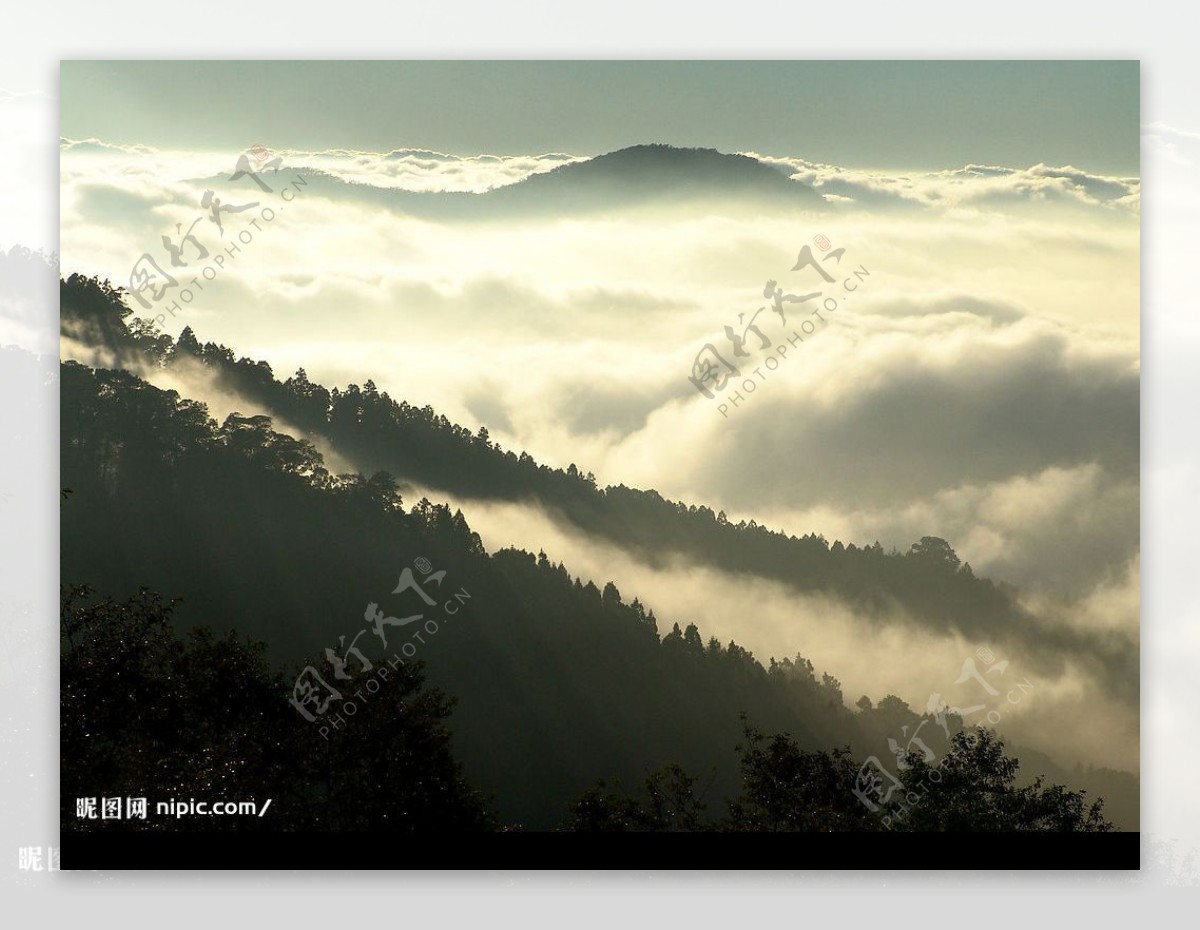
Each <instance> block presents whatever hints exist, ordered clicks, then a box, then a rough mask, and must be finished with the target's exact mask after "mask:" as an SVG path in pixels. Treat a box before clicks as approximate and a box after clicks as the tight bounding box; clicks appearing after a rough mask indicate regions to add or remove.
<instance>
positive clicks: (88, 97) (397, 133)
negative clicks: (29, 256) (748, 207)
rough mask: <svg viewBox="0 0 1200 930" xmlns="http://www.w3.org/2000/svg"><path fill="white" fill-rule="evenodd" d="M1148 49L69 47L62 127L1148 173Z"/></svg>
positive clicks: (137, 137)
mask: <svg viewBox="0 0 1200 930" xmlns="http://www.w3.org/2000/svg"><path fill="white" fill-rule="evenodd" d="M1139 70H1140V69H1139V64H1138V62H1136V61H1097V62H1056V61H993V62H955V61H944V62H928V61H927V62H915V61H894V62H812V61H807V62H797V61H774V62H770V61H767V62H720V61H718V62H695V61H668V62H661V61H660V62H629V61H619V62H616V61H609V62H555V61H545V62H520V61H490V62H489V61H481V62H442V61H415V62H291V61H266V62H247V61H234V62H213V61H208V62H205V61H197V62H155V61H147V62H137V61H125V62H72V61H68V62H64V63H63V65H62V79H61V91H62V110H61V131H62V134H63V135H64V136H67V137H69V138H75V139H86V138H89V137H97V138H102V139H104V140H106V141H109V142H116V143H124V144H131V143H142V144H147V145H154V146H156V147H162V148H177V149H190V150H201V151H214V150H221V149H228V148H232V149H235V150H240V149H243V148H246V147H248V146H250V145H252V144H254V143H256V142H257V143H261V144H263V145H265V146H267V147H268V148H271V149H292V150H303V149H307V150H319V149H325V148H331V147H339V148H349V149H356V150H360V151H373V152H388V151H391V150H393V149H399V148H424V149H431V150H434V151H438V152H446V153H450V154H456V155H468V154H475V153H480V152H487V153H492V154H544V153H548V152H566V153H569V154H579V155H596V154H600V153H602V152H606V151H612V150H614V149H619V148H623V147H625V146H629V145H636V144H640V143H646V142H664V143H668V144H671V145H678V146H697V145H699V146H705V147H713V148H718V149H721V150H722V151H751V150H753V151H757V152H762V153H764V154H772V155H791V156H799V157H803V158H807V159H809V160H812V161H819V162H830V163H836V164H841V165H847V166H853V167H859V168H880V167H889V168H898V169H937V168H949V167H959V166H962V165H967V164H1002V165H1032V164H1037V163H1039V162H1044V163H1046V164H1054V165H1073V166H1075V167H1079V168H1083V169H1086V170H1090V171H1093V172H1099V173H1105V174H1113V175H1136V174H1137V173H1138V157H1139V143H1138V137H1137V134H1136V132H1114V131H1113V129H1114V127H1122V126H1136V125H1137V122H1138V113H1139Z"/></svg>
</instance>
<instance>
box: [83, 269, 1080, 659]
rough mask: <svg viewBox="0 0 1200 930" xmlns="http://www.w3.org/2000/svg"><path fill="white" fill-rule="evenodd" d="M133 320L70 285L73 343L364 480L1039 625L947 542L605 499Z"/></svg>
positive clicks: (853, 591) (944, 621)
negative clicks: (207, 374) (538, 512)
mask: <svg viewBox="0 0 1200 930" xmlns="http://www.w3.org/2000/svg"><path fill="white" fill-rule="evenodd" d="M128 313H129V310H128V308H127V307H125V306H124V304H123V303H122V302H121V296H120V294H119V293H118V292H117V291H115V290H113V291H110V292H105V291H104V290H103V289H102V286H101V285H100V284H99V282H96V281H93V280H88V279H83V278H79V277H77V276H72V277H71V278H70V279H68V280H67V281H65V282H63V285H62V314H63V328H64V333H66V334H73V333H75V332H81V333H83V334H84V335H83V337H82V338H83V340H84V341H86V342H89V343H91V344H94V345H100V346H104V347H106V348H107V349H109V350H110V351H113V352H117V353H118V354H119V356H121V357H124V358H125V359H126V360H127V363H128V364H130V365H132V366H134V367H135V370H136V366H137V365H139V364H148V365H154V366H165V367H170V366H172V365H175V364H179V363H180V362H183V361H194V362H198V363H200V364H202V365H204V366H205V367H206V368H207V369H208V370H209V371H211V372H212V373H213V374H214V375H215V376H216V377H217V378H219V380H220V384H221V386H223V387H224V388H226V389H228V390H229V391H232V392H234V393H236V394H238V395H240V396H241V397H244V398H245V399H246V400H247V401H248V402H249V403H253V404H255V405H258V406H259V407H261V408H262V409H264V410H266V411H267V412H268V413H269V414H270V415H272V416H274V417H277V418H279V419H281V420H284V421H286V422H287V423H289V424H294V425H295V426H296V427H298V428H300V429H301V430H303V431H305V433H306V434H308V435H309V436H313V437H318V436H319V437H322V438H324V439H325V440H326V441H328V442H329V443H330V444H331V446H332V447H333V448H334V449H335V450H336V451H337V452H338V453H339V454H341V455H343V456H344V457H345V458H346V459H348V460H349V461H351V462H353V463H354V464H355V465H356V466H357V467H358V468H359V469H360V470H361V471H362V472H363V473H364V474H371V473H374V472H377V471H384V472H387V473H389V474H391V475H392V476H394V477H395V478H397V479H399V480H400V481H411V482H413V483H415V484H417V485H419V486H422V487H428V488H431V489H433V490H437V491H440V492H444V493H447V494H452V495H456V496H461V497H466V498H478V499H483V500H503V501H532V502H536V503H538V504H541V505H543V506H544V507H546V508H548V509H550V510H551V511H553V512H555V513H557V514H559V515H561V517H562V518H563V519H565V520H566V521H568V522H569V523H570V524H571V525H573V526H575V527H576V528H578V529H580V530H583V531H584V532H585V533H588V534H591V535H595V536H597V537H600V538H602V539H606V540H611V541H613V542H615V543H617V544H618V545H620V546H621V547H623V548H625V549H627V550H629V551H631V552H634V553H636V554H637V555H638V556H639V557H640V558H642V559H644V560H646V561H647V562H649V563H650V564H661V563H664V562H665V561H667V560H668V559H670V558H671V557H672V556H674V555H677V554H678V555H682V556H684V557H686V558H687V559H689V560H692V561H694V562H697V563H700V564H706V565H711V566H714V567H721V568H722V569H724V570H727V571H730V572H734V573H749V574H754V575H759V576H761V577H765V578H769V579H772V580H776V581H781V582H783V583H785V584H788V585H790V586H792V587H793V588H794V589H796V590H798V591H814V592H827V593H830V594H834V595H836V596H837V597H839V598H842V599H844V600H846V601H848V602H850V603H852V604H853V605H855V606H856V607H857V608H859V609H862V610H864V611H865V613H866V614H867V615H870V614H871V613H873V612H882V611H885V610H888V609H891V608H893V607H895V606H897V605H899V606H900V607H901V608H902V609H903V610H905V611H906V612H908V613H909V614H910V615H912V616H913V617H914V618H916V619H917V620H918V621H919V622H921V623H924V624H928V625H933V626H937V627H940V628H942V629H959V630H960V631H961V632H963V633H964V634H966V635H968V636H969V635H974V634H981V633H985V634H986V635H988V636H994V635H996V634H998V633H999V634H1003V632H1004V627H1005V626H1006V625H1011V626H1013V627H1014V628H1027V627H1029V626H1031V625H1036V622H1037V621H1036V619H1035V618H1033V617H1031V616H1030V615H1029V614H1028V613H1027V612H1026V611H1024V610H1022V609H1021V608H1020V606H1019V605H1018V604H1017V603H1016V601H1015V599H1014V598H1013V596H1012V594H1011V592H1010V591H1009V590H1006V589H1005V588H1004V587H1003V586H998V585H996V584H994V583H993V582H992V581H990V580H988V579H986V578H981V577H977V576H976V575H975V574H974V572H973V571H972V570H971V567H970V565H969V564H961V563H960V562H959V559H958V557H957V556H956V555H955V553H954V551H953V549H952V548H951V547H950V546H949V544H948V543H946V542H945V541H944V540H940V539H937V538H934V537H926V538H924V539H922V540H920V541H918V542H916V543H914V544H913V546H912V547H911V549H910V551H908V552H906V553H900V552H896V551H893V552H891V553H886V552H884V550H883V547H882V546H880V545H879V543H878V542H875V543H873V544H870V545H864V546H861V547H860V546H859V545H857V544H855V543H853V542H850V543H848V544H843V543H842V542H840V541H835V542H834V543H832V544H830V543H829V542H828V541H827V540H826V539H825V538H824V537H823V536H821V535H818V534H811V533H810V534H806V535H804V536H801V537H796V536H789V535H787V534H784V533H781V532H777V531H773V530H770V529H768V528H767V527H766V526H761V525H759V524H757V523H756V522H755V521H753V520H751V521H749V522H746V521H742V522H739V523H736V524H735V523H731V522H729V521H728V520H727V519H726V518H725V515H724V513H723V512H717V513H714V512H713V510H712V509H711V508H709V507H706V506H703V505H700V506H697V505H694V504H692V505H688V504H685V503H683V502H678V501H671V500H666V499H664V498H663V497H662V496H661V495H660V494H659V493H658V492H656V491H654V490H639V489H636V488H629V487H626V486H624V485H618V486H616V487H607V488H600V487H597V486H596V482H595V479H594V478H593V477H592V476H591V474H590V473H585V472H583V471H582V470H581V469H578V468H576V466H575V465H571V466H569V467H568V468H567V469H562V470H560V469H554V468H551V467H548V466H546V465H539V464H538V463H537V462H536V461H535V460H534V459H533V458H532V457H531V456H530V455H529V454H528V453H525V452H521V453H520V454H517V453H515V452H513V451H511V450H510V451H505V450H503V449H502V448H501V447H500V446H499V445H498V444H497V443H494V442H492V441H491V439H490V437H489V434H488V431H487V429H486V428H481V429H480V430H479V431H478V432H475V433H472V432H471V431H470V430H468V429H466V428H464V427H462V426H458V425H456V424H453V423H451V422H450V421H449V420H448V419H447V418H446V417H445V416H444V415H438V414H437V413H436V412H435V411H434V410H433V408H432V407H428V406H426V407H423V408H418V407H413V406H411V405H409V404H408V403H406V402H404V401H402V400H401V401H397V400H395V399H393V398H391V397H390V396H389V395H388V394H387V393H386V392H380V391H378V390H377V388H376V387H375V385H374V383H373V382H372V381H370V380H367V381H366V382H365V384H364V385H363V386H361V387H360V386H358V385H356V384H351V385H349V386H348V387H346V388H345V389H344V390H343V389H339V388H336V387H335V388H333V389H327V388H325V387H324V386H322V385H320V384H316V383H314V382H312V381H310V380H309V379H308V377H307V376H306V374H305V372H304V370H303V369H301V370H299V371H298V372H297V373H296V374H295V375H293V376H292V377H290V378H287V379H286V380H282V381H281V380H279V379H278V378H277V377H276V376H275V375H274V372H273V371H272V369H271V367H270V365H269V364H268V363H266V362H263V361H254V360H251V359H248V358H241V359H237V358H236V357H235V355H234V353H233V351H232V350H230V349H228V348H226V347H224V346H220V345H216V344H213V343H211V342H210V343H206V344H204V345H201V344H200V343H199V341H198V340H197V339H196V337H195V335H194V333H193V332H192V330H191V328H190V327H186V328H184V330H183V331H182V333H181V334H180V337H179V339H178V340H177V341H176V340H172V339H171V338H170V337H169V336H166V335H164V334H162V333H161V332H158V331H157V330H155V329H152V328H151V327H150V326H148V325H147V324H146V323H145V322H144V321H141V320H134V321H133V322H132V328H128V327H127V326H126V325H125V323H124V322H123V320H124V317H125V316H126V315H128ZM1063 635H1067V634H1063ZM1057 645H1058V646H1059V647H1060V648H1061V647H1062V646H1065V645H1068V644H1066V643H1059V644H1057Z"/></svg>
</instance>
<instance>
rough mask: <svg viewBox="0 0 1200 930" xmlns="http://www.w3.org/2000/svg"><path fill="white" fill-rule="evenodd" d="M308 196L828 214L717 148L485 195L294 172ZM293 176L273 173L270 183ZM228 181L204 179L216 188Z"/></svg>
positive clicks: (544, 178)
mask: <svg viewBox="0 0 1200 930" xmlns="http://www.w3.org/2000/svg"><path fill="white" fill-rule="evenodd" d="M290 173H291V174H293V175H297V176H301V177H302V178H303V180H304V182H305V186H304V193H305V194H310V193H313V194H319V195H321V196H326V197H329V198H330V199H334V200H351V201H355V202H360V203H369V204H372V205H375V206H379V207H384V208H387V209H391V210H395V211H397V212H401V213H407V214H410V215H413V216H419V217H423V218H427V219H435V220H491V219H512V218H515V217H522V216H530V217H533V216H538V217H547V216H558V215H562V216H570V215H573V214H580V213H596V212H606V211H617V210H632V209H655V210H660V211H661V210H668V211H688V210H700V209H702V210H706V211H713V210H716V211H720V212H735V211H742V210H748V209H750V210H758V211H761V210H770V211H772V212H781V211H782V212H786V211H805V212H809V213H812V212H814V211H825V210H828V209H829V205H828V204H827V203H826V201H825V199H824V198H823V197H822V196H821V195H820V194H818V193H817V192H816V191H814V190H813V189H812V188H811V187H809V186H808V185H806V184H803V183H801V182H799V181H793V180H790V179H789V178H788V177H787V176H786V175H785V174H784V173H783V172H782V171H780V170H779V169H777V168H774V167H772V166H770V165H767V164H765V163H763V162H761V161H759V160H758V159H756V158H751V157H750V156H748V155H729V154H725V153H723V152H718V151H717V150H715V149H700V148H676V147H674V146H670V145H658V144H654V145H635V146H631V147H629V148H625V149H620V150H619V151H616V152H609V153H607V154H604V155H598V156H596V157H595V158H591V159H588V160H587V161H581V162H572V163H570V164H566V165H560V166H559V167H557V168H554V169H552V170H550V171H547V172H545V173H542V174H534V175H530V176H529V177H527V178H525V179H523V180H521V181H518V182H516V183H515V184H508V185H505V186H503V187H497V188H494V189H492V190H489V191H484V192H482V193H464V192H461V191H449V192H447V191H405V190H397V189H394V188H385V187H376V186H374V185H370V184H359V183H352V182H348V181H343V180H341V179H340V178H336V177H334V176H333V175H330V174H328V173H326V172H324V171H319V170H313V169H309V168H304V167H300V168H296V169H291V170H290ZM288 174H289V169H282V173H281V174H277V175H273V174H266V175H264V178H265V179H266V181H267V183H272V178H274V177H278V178H279V179H280V180H281V181H282V179H284V178H286V177H287V176H288ZM226 180H228V179H227V178H224V177H221V176H213V177H210V178H204V179H197V180H195V183H196V184H201V185H205V186H213V185H215V184H217V183H220V182H223V181H226Z"/></svg>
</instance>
